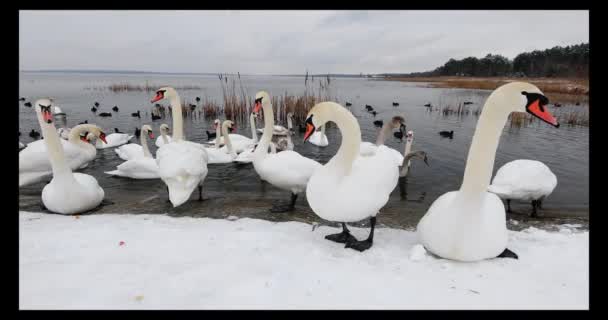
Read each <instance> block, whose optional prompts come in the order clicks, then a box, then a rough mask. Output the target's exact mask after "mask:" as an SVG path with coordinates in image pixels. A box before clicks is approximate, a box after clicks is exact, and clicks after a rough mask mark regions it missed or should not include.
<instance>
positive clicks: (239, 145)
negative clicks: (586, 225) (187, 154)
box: [207, 116, 258, 153]
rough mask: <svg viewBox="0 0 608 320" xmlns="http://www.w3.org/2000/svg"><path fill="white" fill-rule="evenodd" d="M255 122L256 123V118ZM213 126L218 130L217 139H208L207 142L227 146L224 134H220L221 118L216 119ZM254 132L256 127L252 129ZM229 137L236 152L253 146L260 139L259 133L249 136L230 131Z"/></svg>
mask: <svg viewBox="0 0 608 320" xmlns="http://www.w3.org/2000/svg"><path fill="white" fill-rule="evenodd" d="M254 117H255V116H254ZM249 118H250V120H251V116H249ZM253 123H254V124H255V120H254V122H253ZM213 126H214V128H215V129H216V130H217V133H216V139H213V140H210V141H208V142H207V144H213V145H214V146H225V144H226V142H225V141H224V136H220V134H219V129H220V127H221V126H220V120H219V119H215V121H214V124H213ZM253 133H255V130H254V129H252V134H253ZM218 137H219V139H218ZM229 137H230V141H231V142H232V148H233V149H234V151H235V152H236V153H241V152H243V151H245V150H247V149H249V148H251V147H252V146H253V145H254V144H256V143H257V141H258V137H257V134H256V135H254V137H252V138H249V137H246V136H244V135H242V134H238V133H230V134H229ZM218 143H219V145H218Z"/></svg>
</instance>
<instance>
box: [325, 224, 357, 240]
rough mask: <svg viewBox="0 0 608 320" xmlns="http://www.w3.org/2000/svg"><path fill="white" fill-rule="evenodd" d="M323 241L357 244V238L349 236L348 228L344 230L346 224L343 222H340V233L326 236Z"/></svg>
mask: <svg viewBox="0 0 608 320" xmlns="http://www.w3.org/2000/svg"><path fill="white" fill-rule="evenodd" d="M325 239H327V240H329V241H333V242H337V243H349V242H357V238H355V237H354V236H353V235H352V234H350V231H348V228H346V223H344V222H342V232H340V233H334V234H328V235H326V236H325Z"/></svg>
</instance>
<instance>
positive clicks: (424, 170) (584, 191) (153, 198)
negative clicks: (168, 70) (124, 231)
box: [19, 73, 589, 228]
mask: <svg viewBox="0 0 608 320" xmlns="http://www.w3.org/2000/svg"><path fill="white" fill-rule="evenodd" d="M146 81H149V82H150V83H159V84H162V85H173V86H183V85H198V86H200V87H202V89H201V90H182V91H180V92H179V93H180V96H181V97H182V99H183V100H186V101H188V102H189V103H195V101H194V98H195V97H196V96H199V97H201V98H203V100H204V99H205V98H209V99H215V100H216V101H222V99H221V96H222V95H221V94H222V93H221V88H220V85H219V83H218V80H217V78H216V77H211V76H209V77H207V76H180V75H117V74H113V75H104V74H44V73H22V74H21V78H20V92H19V94H20V96H23V97H26V98H27V100H28V101H30V100H35V99H37V98H39V97H43V96H50V97H52V98H54V99H55V102H56V103H57V104H58V105H59V106H60V107H61V109H62V111H63V112H65V113H66V114H67V119H66V120H65V121H66V124H67V126H68V127H73V126H75V125H77V124H78V123H79V122H82V121H84V120H88V122H89V123H96V124H98V125H100V126H101V127H102V128H103V129H104V130H105V131H106V132H108V133H109V132H113V131H114V128H118V129H120V130H121V131H123V132H129V133H131V132H134V130H135V128H139V127H141V125H143V124H145V123H148V124H151V126H152V127H153V129H154V130H155V135H158V134H159V132H158V128H159V126H160V124H162V123H167V124H169V125H170V126H171V125H172V123H171V118H170V117H169V118H165V119H161V120H157V121H154V122H152V121H151V116H150V111H151V110H152V107H153V104H151V103H150V98H151V93H147V92H137V91H136V92H120V93H113V92H111V91H107V90H87V89H85V87H98V86H107V85H109V84H110V83H116V82H121V83H124V82H129V83H133V84H137V85H141V84H144V83H145V82H146ZM242 82H243V86H245V87H246V90H247V92H248V94H250V95H253V94H254V93H255V92H256V91H257V90H262V89H264V90H267V91H268V92H270V93H271V94H273V93H274V94H283V93H285V92H288V93H292V94H300V93H302V92H303V89H304V86H303V80H302V78H295V77H271V76H256V77H253V76H250V77H247V76H242ZM332 91H333V92H332V95H334V96H337V97H338V98H339V100H340V101H339V102H340V103H342V104H344V102H345V101H349V102H351V103H352V106H351V107H349V109H350V110H351V112H352V113H353V114H354V115H355V117H356V118H357V119H358V120H359V123H360V126H361V134H362V138H363V140H364V141H372V142H373V141H375V137H376V134H377V130H379V129H378V128H376V127H374V125H373V121H374V120H379V119H380V120H384V121H387V120H388V119H390V118H391V117H392V116H394V115H398V114H399V115H403V116H404V117H405V119H406V125H407V130H413V131H414V144H413V147H412V150H413V151H416V150H423V151H426V152H427V154H428V158H429V165H430V166H426V165H425V164H424V163H423V162H421V161H418V160H412V167H411V170H410V172H409V174H408V177H407V180H403V179H402V180H400V182H399V185H398V187H397V188H395V190H394V191H393V193H392V195H391V197H390V200H389V202H388V203H387V205H386V207H385V208H383V209H382V212H381V214H380V215H379V216H378V217H379V222H380V223H382V224H384V225H387V226H393V227H403V228H410V227H413V226H415V225H416V223H417V222H418V221H419V220H420V218H421V217H422V215H423V214H424V213H425V212H426V210H427V209H428V207H429V206H430V204H431V203H432V202H433V201H434V200H435V199H436V198H437V197H438V196H440V195H441V194H443V193H445V192H448V191H452V190H457V189H458V188H459V187H460V183H461V182H462V176H463V173H464V166H465V161H466V156H467V152H468V148H469V146H470V143H471V139H472V136H473V133H474V129H475V125H476V123H477V119H478V117H477V116H475V115H474V114H473V112H472V111H473V110H476V109H478V108H481V106H482V105H483V102H484V100H485V98H486V97H487V95H488V94H489V91H483V90H465V89H439V88H422V87H419V86H418V84H410V83H402V82H385V81H368V80H365V79H342V78H337V79H335V80H334V79H332ZM549 99H551V96H550V95H549ZM95 101H99V103H100V108H99V109H100V110H99V111H98V113H99V112H112V111H111V108H112V107H113V106H114V105H117V106H118V107H119V108H120V110H119V112H117V113H115V112H113V116H112V117H108V118H102V117H97V116H95V115H94V114H93V113H92V112H91V111H90V108H91V106H93V103H94V102H95ZM393 101H396V102H399V104H400V105H399V106H398V107H393V106H392V102H393ZM462 101H472V102H473V104H472V105H471V106H470V110H472V111H471V112H470V113H469V114H468V115H460V116H446V115H444V114H443V113H442V112H429V110H428V108H426V107H424V105H425V104H427V103H431V104H432V105H434V106H440V105H446V104H449V103H452V104H454V105H458V103H460V102H462ZM366 104H369V105H372V106H373V107H374V109H375V110H376V111H378V114H377V115H376V116H375V117H374V116H373V115H372V114H370V113H368V112H366V111H365V108H364V106H365V105H366ZM569 108H586V106H564V107H562V108H561V109H563V110H570V109H569ZM137 110H141V115H142V117H141V119H140V118H136V117H132V116H131V113H132V112H136V111H137ZM550 110H551V111H552V112H556V110H555V109H550ZM560 111H561V110H560ZM563 112H566V111H563ZM19 116H20V118H19V127H20V131H21V132H22V133H25V132H29V131H30V130H31V129H32V128H35V129H36V130H39V128H38V124H37V121H36V118H35V114H34V111H33V110H32V109H31V108H26V107H24V106H23V103H20V104H19ZM212 122H213V119H204V118H203V117H194V118H186V119H185V122H184V130H185V134H186V137H187V138H188V139H189V140H192V141H197V142H202V141H206V140H207V135H206V133H205V130H210V131H211V130H212V129H211V128H212V126H213V124H212ZM283 125H285V124H283ZM297 125H298V123H297V122H296V123H294V126H296V127H297ZM258 126H259V127H261V126H262V124H261V123H258ZM442 130H447V131H451V130H453V131H454V138H453V139H449V138H442V137H441V136H440V135H439V134H438V132H439V131H442ZM237 131H238V133H240V134H243V135H246V136H249V135H250V134H251V133H250V132H251V131H250V129H249V122H248V121H242V122H241V123H237ZM296 131H297V130H296ZM326 134H327V136H328V140H329V142H330V145H329V146H328V147H325V148H321V147H317V146H314V145H312V144H309V143H302V138H303V134H302V133H299V132H296V134H295V135H294V136H293V143H294V145H295V150H296V151H298V152H300V153H301V154H302V155H304V156H307V157H310V158H312V159H314V160H317V161H319V162H321V163H325V162H327V161H328V160H329V159H330V158H331V157H332V156H333V155H334V154H335V153H336V151H337V148H338V147H339V145H340V139H341V137H340V132H339V131H338V130H337V129H336V127H335V126H333V125H328V127H327V130H326ZM588 134H589V130H588V128H587V127H580V126H567V125H565V126H562V127H560V128H559V129H556V128H553V127H551V126H549V125H546V124H544V123H540V122H538V121H535V122H532V123H531V124H529V125H527V126H522V127H517V126H506V127H505V129H504V131H503V135H502V137H501V141H500V144H499V147H498V152H497V154H496V164H495V167H494V172H496V170H497V169H498V168H499V167H500V166H501V165H503V164H505V163H506V162H508V161H512V160H515V159H535V160H539V161H542V162H544V163H545V164H546V165H547V166H549V167H550V168H551V170H552V171H553V172H554V173H555V175H556V176H557V178H558V185H557V187H556V189H555V190H554V192H553V194H552V195H550V196H549V197H548V198H547V199H546V200H545V202H544V203H543V210H542V211H541V215H542V214H544V216H545V218H544V219H545V220H544V221H549V220H551V219H552V220H551V221H557V220H556V219H567V220H568V219H569V220H582V221H586V220H587V217H588V208H589V171H588V167H589V157H588V154H589V136H588ZM20 140H21V141H22V142H24V143H27V142H30V141H31V140H32V139H31V138H29V137H27V135H25V134H22V136H21V137H20ZM133 142H136V143H139V141H135V139H134V140H133ZM386 144H387V145H388V146H389V147H392V148H395V149H397V150H399V151H400V152H402V151H403V149H404V147H405V142H400V141H399V140H398V139H395V138H393V137H389V138H388V139H387V143H386ZM156 149H157V148H156V146H155V145H154V143H150V150H151V152H152V153H153V154H154V153H155V151H156ZM120 163H122V160H121V159H120V158H118V156H117V155H116V154H115V153H114V151H113V149H102V150H98V152H97V157H96V159H95V160H94V161H92V162H91V163H90V164H89V166H88V167H87V168H86V169H84V170H82V172H83V173H87V174H90V175H93V176H94V177H96V178H97V180H98V181H99V184H100V185H101V186H102V187H103V188H104V190H105V193H106V199H108V200H109V201H110V202H112V203H113V204H108V205H105V206H103V207H101V208H99V209H98V210H97V211H96V212H108V213H109V212H111V213H122V212H130V213H159V212H166V213H168V214H170V215H175V216H181V215H192V216H207V217H217V218H225V217H228V216H231V215H234V216H246V217H254V218H263V219H270V220H275V221H282V220H300V221H320V219H319V218H318V217H317V216H316V215H315V214H314V213H313V212H312V211H311V210H310V208H309V207H308V205H307V202H306V197H305V195H304V194H302V195H300V197H299V198H298V201H297V203H296V208H297V210H296V211H295V212H293V213H289V214H284V213H281V214H273V213H270V212H269V211H268V208H270V207H271V206H272V204H273V202H275V201H287V200H288V199H289V193H288V192H284V191H281V190H278V189H276V188H274V187H272V186H271V185H268V184H267V183H264V182H261V181H260V179H259V178H258V176H257V174H256V173H255V171H254V170H253V166H252V165H251V164H245V165H243V164H217V165H210V166H209V174H208V176H207V178H206V179H205V184H204V190H203V193H204V197H205V200H204V201H203V202H198V201H196V198H197V197H198V195H196V194H193V196H192V199H193V200H192V201H189V202H187V203H185V204H184V205H182V206H180V207H178V208H173V207H172V205H171V204H170V203H168V202H167V201H166V200H167V194H166V187H165V185H164V184H163V182H162V181H160V180H131V179H125V178H118V177H111V176H108V175H106V174H104V173H103V172H104V171H109V170H113V169H115V167H116V166H117V165H119V164H120ZM43 186H44V183H40V184H36V185H32V186H28V187H25V188H21V189H20V209H23V210H39V204H40V193H41V190H42V187H43ZM512 207H513V210H514V211H515V213H514V214H513V215H512V216H513V217H514V218H515V219H518V220H525V221H533V220H530V219H529V218H528V217H527V213H529V212H530V210H531V207H530V204H529V203H515V202H514V203H512ZM548 218H551V219H548ZM569 220H568V221H569ZM559 221H561V220H559ZM577 223H580V222H577Z"/></svg>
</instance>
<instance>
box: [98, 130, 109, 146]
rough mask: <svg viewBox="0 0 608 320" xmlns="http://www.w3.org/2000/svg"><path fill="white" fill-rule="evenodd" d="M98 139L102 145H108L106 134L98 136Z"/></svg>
mask: <svg viewBox="0 0 608 320" xmlns="http://www.w3.org/2000/svg"><path fill="white" fill-rule="evenodd" d="M99 139H101V141H103V143H105V144H108V142H107V141H106V134H105V133H103V132H102V133H100V134H99Z"/></svg>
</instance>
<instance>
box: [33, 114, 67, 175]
mask: <svg viewBox="0 0 608 320" xmlns="http://www.w3.org/2000/svg"><path fill="white" fill-rule="evenodd" d="M34 108H36V116H37V117H38V123H39V124H40V131H41V132H42V136H43V137H44V143H45V144H46V149H47V152H48V157H49V160H50V162H51V168H52V170H53V179H69V178H73V175H72V170H71V169H70V167H69V166H68V163H67V161H66V159H65V153H64V151H63V146H62V145H61V140H60V138H59V134H57V130H56V129H55V124H54V123H52V122H51V123H46V122H45V121H44V119H43V118H42V112H41V111H40V110H39V109H38V106H37V105H36V106H34Z"/></svg>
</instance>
